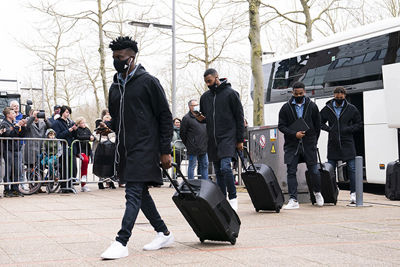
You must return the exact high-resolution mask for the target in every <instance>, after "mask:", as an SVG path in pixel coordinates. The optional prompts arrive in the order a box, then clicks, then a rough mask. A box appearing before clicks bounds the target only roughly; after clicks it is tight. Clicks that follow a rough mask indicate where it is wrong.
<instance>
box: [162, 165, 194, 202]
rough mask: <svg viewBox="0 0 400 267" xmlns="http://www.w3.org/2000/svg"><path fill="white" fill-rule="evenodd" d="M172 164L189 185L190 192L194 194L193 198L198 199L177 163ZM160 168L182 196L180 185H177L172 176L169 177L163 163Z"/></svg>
mask: <svg viewBox="0 0 400 267" xmlns="http://www.w3.org/2000/svg"><path fill="white" fill-rule="evenodd" d="M171 164H172V167H174V168H175V169H176V171H177V172H178V173H179V175H180V176H181V177H182V179H183V182H184V183H185V184H186V185H187V187H188V188H189V190H190V192H191V193H192V195H193V197H196V193H195V192H194V190H193V188H192V186H191V185H190V184H189V182H188V180H187V179H186V178H185V176H184V175H183V173H182V172H181V169H180V168H179V166H178V164H176V163H175V162H172V163H171ZM160 168H161V169H162V170H163V173H164V174H165V176H167V177H168V179H169V180H170V182H171V184H172V185H173V186H174V188H175V190H176V192H178V194H181V190H179V188H178V185H176V184H175V181H174V180H173V179H172V178H171V176H170V175H169V173H168V172H167V170H166V169H164V168H163V166H162V165H161V163H160Z"/></svg>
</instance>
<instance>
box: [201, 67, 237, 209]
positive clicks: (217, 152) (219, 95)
mask: <svg viewBox="0 0 400 267" xmlns="http://www.w3.org/2000/svg"><path fill="white" fill-rule="evenodd" d="M204 81H205V83H206V84H207V86H208V88H209V89H210V90H208V91H207V92H205V93H204V94H203V95H202V96H201V98H200V113H201V115H197V117H196V118H197V119H198V120H199V121H205V122H206V125H207V136H208V146H207V151H208V158H209V160H210V161H212V162H213V164H214V169H215V173H216V176H217V183H218V185H219V187H220V189H221V191H222V193H224V195H225V196H226V191H228V198H229V203H230V204H231V206H232V208H233V209H234V210H237V208H238V201H237V197H236V187H235V181H234V177H233V173H232V166H231V161H232V158H234V157H235V156H236V153H237V152H236V150H237V149H238V150H243V141H244V136H243V132H244V116H243V106H242V103H241V102H240V97H239V93H238V92H236V91H234V90H233V89H232V87H231V84H230V83H228V82H227V79H219V78H218V73H217V71H216V70H215V69H208V70H206V71H205V72H204Z"/></svg>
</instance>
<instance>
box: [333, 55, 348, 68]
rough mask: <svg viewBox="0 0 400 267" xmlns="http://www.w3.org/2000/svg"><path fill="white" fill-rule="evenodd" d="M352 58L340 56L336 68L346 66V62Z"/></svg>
mask: <svg viewBox="0 0 400 267" xmlns="http://www.w3.org/2000/svg"><path fill="white" fill-rule="evenodd" d="M350 60H351V58H350V57H343V58H339V59H338V62H337V63H336V65H335V69H338V68H341V67H343V66H344V64H345V63H346V62H350Z"/></svg>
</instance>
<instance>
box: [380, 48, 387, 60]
mask: <svg viewBox="0 0 400 267" xmlns="http://www.w3.org/2000/svg"><path fill="white" fill-rule="evenodd" d="M386 52H387V49H386V48H385V49H382V50H381V51H380V54H379V56H378V59H384V58H385V56H386Z"/></svg>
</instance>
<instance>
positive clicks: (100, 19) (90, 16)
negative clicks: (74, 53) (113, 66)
mask: <svg viewBox="0 0 400 267" xmlns="http://www.w3.org/2000/svg"><path fill="white" fill-rule="evenodd" d="M123 2H124V1H121V0H96V4H97V7H96V8H95V9H93V10H92V9H88V10H83V11H81V12H78V13H75V14H65V13H61V12H58V11H55V10H54V9H52V10H48V13H49V14H50V15H52V16H61V17H64V18H69V19H73V20H77V21H82V20H87V21H90V22H92V23H94V25H95V26H96V28H97V34H98V52H99V56H100V57H99V60H100V63H99V69H100V76H101V82H102V88H103V95H104V100H105V104H106V106H108V87H107V76H106V67H105V58H106V52H105V44H104V33H105V29H104V28H105V26H106V24H109V23H112V21H111V20H105V19H104V17H105V15H106V14H107V13H108V12H110V11H112V10H113V9H115V8H116V7H118V5H120V4H122V3H123Z"/></svg>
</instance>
